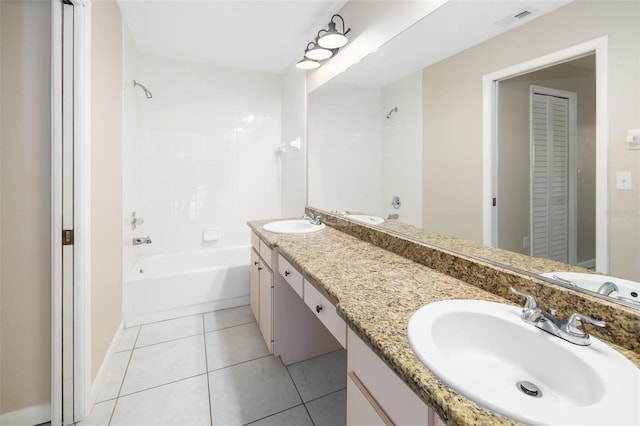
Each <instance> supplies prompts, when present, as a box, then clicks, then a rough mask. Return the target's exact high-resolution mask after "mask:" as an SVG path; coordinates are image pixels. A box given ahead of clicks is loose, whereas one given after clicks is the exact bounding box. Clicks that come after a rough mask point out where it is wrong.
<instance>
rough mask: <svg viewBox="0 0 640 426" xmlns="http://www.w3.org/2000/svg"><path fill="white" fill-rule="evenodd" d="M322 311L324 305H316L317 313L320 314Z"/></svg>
mask: <svg viewBox="0 0 640 426" xmlns="http://www.w3.org/2000/svg"><path fill="white" fill-rule="evenodd" d="M320 311H322V305H316V313H318V314H319V313H320Z"/></svg>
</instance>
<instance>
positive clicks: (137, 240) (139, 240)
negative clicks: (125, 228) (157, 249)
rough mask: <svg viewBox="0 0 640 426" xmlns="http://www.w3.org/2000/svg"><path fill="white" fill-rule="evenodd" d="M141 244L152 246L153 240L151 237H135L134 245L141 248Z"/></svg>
mask: <svg viewBox="0 0 640 426" xmlns="http://www.w3.org/2000/svg"><path fill="white" fill-rule="evenodd" d="M140 244H151V238H149V237H142V238H141V237H134V238H133V245H134V246H139V245H140Z"/></svg>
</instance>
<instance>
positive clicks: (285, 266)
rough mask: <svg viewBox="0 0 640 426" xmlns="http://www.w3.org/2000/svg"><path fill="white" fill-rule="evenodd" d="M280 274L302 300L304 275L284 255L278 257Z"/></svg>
mask: <svg viewBox="0 0 640 426" xmlns="http://www.w3.org/2000/svg"><path fill="white" fill-rule="evenodd" d="M278 272H279V273H280V275H282V277H283V278H284V279H285V281H286V282H287V283H289V285H290V286H291V287H292V288H293V289H294V290H295V291H296V293H298V296H300V298H301V299H302V287H303V285H302V274H301V273H300V272H298V270H297V269H296V268H294V267H293V265H291V264H290V263H289V262H288V261H287V259H285V258H284V257H282V255H278Z"/></svg>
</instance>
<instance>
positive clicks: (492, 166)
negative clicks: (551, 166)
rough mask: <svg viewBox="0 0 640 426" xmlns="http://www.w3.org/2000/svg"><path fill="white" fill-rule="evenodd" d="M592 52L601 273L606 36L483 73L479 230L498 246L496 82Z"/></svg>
mask: <svg viewBox="0 0 640 426" xmlns="http://www.w3.org/2000/svg"><path fill="white" fill-rule="evenodd" d="M594 53H595V55H596V269H597V270H598V271H599V272H601V273H608V272H609V238H608V235H609V220H608V218H607V205H608V200H609V194H608V185H607V181H608V168H609V157H608V147H609V119H608V110H609V105H608V104H609V97H608V87H607V83H608V80H609V77H608V69H609V60H608V36H603V37H599V38H596V39H593V40H590V41H587V42H584V43H581V44H578V45H575V46H571V47H568V48H566V49H562V50H559V51H556V52H553V53H550V54H547V55H544V56H541V57H538V58H535V59H532V60H529V61H526V62H522V63H519V64H516V65H513V66H510V67H508V68H504V69H501V70H498V71H495V72H492V73H489V74H485V75H484V76H483V77H482V161H483V172H482V174H483V176H482V188H483V199H482V222H483V223H482V224H483V227H482V231H483V243H484V244H485V245H488V246H493V247H497V243H498V238H497V236H498V234H497V232H498V226H497V224H498V209H497V207H496V206H494V205H493V204H494V203H493V200H494V199H496V198H498V195H499V194H498V185H497V183H498V157H497V151H498V149H497V144H498V142H497V134H498V126H497V121H498V120H497V111H498V97H497V88H498V82H499V81H500V80H504V79H508V78H512V77H516V76H519V75H522V74H526V73H529V72H532V71H537V70H540V69H543V68H547V67H549V66H552V65H556V64H560V63H563V62H567V61H569V60H572V59H577V58H579V57H582V56H586V55H590V54H594Z"/></svg>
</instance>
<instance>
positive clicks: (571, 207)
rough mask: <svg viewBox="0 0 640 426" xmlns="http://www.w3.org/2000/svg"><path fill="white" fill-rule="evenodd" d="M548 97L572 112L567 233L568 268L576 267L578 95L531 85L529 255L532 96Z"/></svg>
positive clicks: (569, 130)
mask: <svg viewBox="0 0 640 426" xmlns="http://www.w3.org/2000/svg"><path fill="white" fill-rule="evenodd" d="M535 94H539V95H545V96H555V97H558V98H564V99H567V100H568V102H569V105H568V111H569V122H568V123H567V127H568V135H569V138H568V140H567V147H568V156H569V163H568V164H567V177H568V182H567V194H568V203H567V209H568V211H567V219H568V221H567V222H568V223H567V232H568V236H569V239H568V245H567V259H568V262H567V263H569V264H571V265H575V264H577V257H578V254H577V252H578V191H577V189H578V182H577V172H578V161H577V154H578V146H577V145H578V138H577V132H578V118H577V113H578V101H577V99H578V94H577V93H575V92H571V91H569V90H561V89H554V88H552V87H545V86H539V85H535V84H532V85H531V86H530V87H529V105H530V111H529V120H530V123H529V150H530V151H529V200H530V203H529V218H530V219H529V229H530V231H529V235H530V241H531V244H530V245H529V248H530V253H531V252H532V251H533V201H532V198H531V197H532V196H533V191H532V190H531V186H532V184H533V165H534V158H535V157H534V154H533V149H534V147H533V114H532V110H531V106H532V105H533V95H535Z"/></svg>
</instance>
